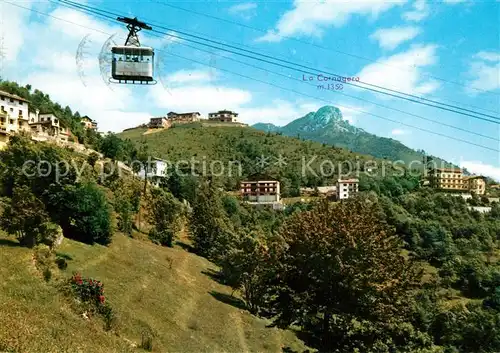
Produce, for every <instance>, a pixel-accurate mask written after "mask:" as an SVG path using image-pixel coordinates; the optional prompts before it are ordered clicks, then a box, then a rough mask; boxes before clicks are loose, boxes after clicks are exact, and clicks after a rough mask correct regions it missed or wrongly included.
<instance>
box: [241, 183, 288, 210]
mask: <svg viewBox="0 0 500 353" xmlns="http://www.w3.org/2000/svg"><path fill="white" fill-rule="evenodd" d="M240 194H241V196H242V197H243V200H244V201H248V202H249V203H258V204H265V203H268V204H272V203H280V202H281V200H280V182H279V181H276V180H259V181H242V182H241V183H240Z"/></svg>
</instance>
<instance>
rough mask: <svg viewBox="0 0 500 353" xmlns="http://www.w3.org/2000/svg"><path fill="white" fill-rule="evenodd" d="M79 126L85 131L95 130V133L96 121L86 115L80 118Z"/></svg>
mask: <svg viewBox="0 0 500 353" xmlns="http://www.w3.org/2000/svg"><path fill="white" fill-rule="evenodd" d="M81 124H82V125H83V127H84V128H85V129H86V130H95V131H97V121H94V120H92V119H90V118H89V117H88V116H87V115H85V116H84V117H82V119H81Z"/></svg>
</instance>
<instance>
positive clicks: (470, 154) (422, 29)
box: [0, 0, 500, 180]
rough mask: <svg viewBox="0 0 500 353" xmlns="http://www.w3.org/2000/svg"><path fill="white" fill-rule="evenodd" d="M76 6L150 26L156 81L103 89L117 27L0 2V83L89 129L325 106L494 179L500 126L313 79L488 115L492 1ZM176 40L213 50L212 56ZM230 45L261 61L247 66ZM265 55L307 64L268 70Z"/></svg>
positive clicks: (499, 61) (495, 92) (27, 3)
mask: <svg viewBox="0 0 500 353" xmlns="http://www.w3.org/2000/svg"><path fill="white" fill-rule="evenodd" d="M78 2H79V3H81V4H87V5H89V6H92V7H96V8H99V9H101V10H106V11H110V12H112V13H117V14H120V15H121V16H128V17H135V16H137V17H138V18H139V19H140V20H142V21H145V22H147V23H148V24H149V25H151V26H152V27H153V29H154V30H157V31H158V32H152V31H142V32H140V34H139V35H140V40H141V44H142V45H145V46H150V47H153V48H155V76H156V78H157V81H158V83H157V84H156V85H154V86H129V85H113V84H109V81H108V77H109V65H108V64H107V62H108V60H109V48H110V47H111V46H113V45H123V44H124V42H125V39H126V34H127V30H126V28H125V27H124V25H123V24H121V23H119V22H117V21H112V20H110V19H104V18H101V17H98V16H95V15H92V14H85V13H82V12H81V11H77V10H75V9H69V8H68V7H66V6H63V5H61V4H60V3H58V2H57V1H48V0H36V1H35V0H0V76H1V77H2V78H3V79H7V80H14V81H17V82H19V83H20V84H22V85H26V84H31V85H32V87H34V88H38V89H40V90H42V91H44V92H45V93H48V94H49V95H50V97H51V98H52V99H53V100H55V101H57V102H59V103H60V104H61V105H62V106H66V105H68V106H70V107H71V108H72V109H73V111H75V110H78V111H79V112H80V113H81V114H82V115H88V116H90V117H91V118H92V119H94V120H96V121H97V122H98V125H99V130H101V131H113V132H119V131H122V130H123V129H125V128H131V127H135V126H138V125H140V124H142V123H146V122H148V121H149V118H150V117H153V116H162V115H166V114H167V113H168V112H169V111H176V112H186V111H198V112H200V113H201V114H202V115H205V116H206V115H207V114H208V113H209V112H213V111H217V110H220V109H231V110H235V111H237V112H238V113H239V114H240V118H241V120H242V121H243V122H245V123H248V124H254V123H257V122H269V123H273V124H276V125H284V124H286V123H288V122H290V121H292V120H294V119H297V118H299V117H301V116H303V115H305V114H307V113H309V112H311V111H316V110H317V109H319V108H320V107H321V106H324V105H333V106H336V107H339V108H340V110H341V111H342V113H343V117H344V119H346V120H348V121H349V122H350V123H351V124H353V125H354V126H356V127H359V128H362V129H364V130H365V131H367V132H370V133H373V134H376V135H378V136H383V137H389V138H393V139H396V140H398V141H401V142H402V143H404V144H405V145H407V146H409V147H411V148H413V149H418V150H425V151H426V153H428V154H432V155H437V156H440V157H442V158H445V159H446V160H448V161H450V162H453V163H456V164H457V165H460V166H461V167H465V168H467V169H468V170H469V171H472V172H475V173H477V174H483V175H488V176H491V177H494V178H496V179H498V180H500V153H499V152H498V151H497V150H500V142H499V141H498V140H500V125H499V124H497V123H495V122H490V121H486V120H499V119H498V118H496V119H494V118H491V117H484V116H482V119H478V118H473V117H470V116H465V115H460V114H456V113H453V112H449V111H445V110H440V109H437V108H434V107H427V106H424V105H421V104H416V103H414V102H409V101H405V100H402V99H399V98H395V97H390V96H387V95H383V94H380V93H377V92H372V91H368V90H366V89H360V88H358V87H354V86H353V85H348V84H344V85H343V87H342V90H321V89H318V88H317V85H318V84H324V82H318V75H323V76H331V74H337V75H341V76H345V77H356V78H359V80H360V82H364V83H369V84H372V85H377V86H380V87H384V88H390V89H393V90H397V91H399V92H404V93H407V94H413V95H416V96H419V97H424V98H426V99H430V100H434V101H440V102H442V103H446V104H449V105H454V106H457V105H458V106H460V107H462V108H465V109H469V110H471V111H473V112H479V113H483V114H488V115H492V116H496V117H499V116H500V21H499V20H500V3H499V2H498V1H490V0H482V1H472V0H390V1H389V0H350V1H347V0H314V1H312V0H308V1H280V0H274V1H251V0H250V1H223V0H220V1H201V0H199V1H179V0H178V1H167V0H144V1H137V0H134V1H118V0H107V1H89V0H88V1H83V0H79V1H78ZM13 4H15V5H17V6H14V5H13ZM160 32H161V33H160ZM186 34H191V35H194V36H198V37H199V38H208V39H210V40H213V41H216V42H220V43H224V44H225V46H223V47H222V48H223V49H225V50H221V46H220V45H218V44H214V43H211V44H210V43H208V42H204V41H203V40H202V39H196V38H195V37H189V36H186ZM190 40H196V41H198V42H199V43H200V42H201V43H207V44H210V45H212V47H207V46H203V45H200V44H197V43H193V42H192V41H190ZM229 46H233V48H240V49H244V50H249V51H252V52H256V53H260V54H263V55H266V56H267V57H261V58H262V60H261V61H258V60H254V59H252V58H249V57H245V56H241V55H237V54H235V53H234V52H235V51H236V49H231V48H230V47H229ZM227 50H232V51H233V52H232V53H231V52H228V51H227ZM245 54H246V55H252V54H250V53H248V52H246V53H245ZM254 56H255V55H254ZM273 58H277V59H282V60H286V61H289V62H292V63H296V64H300V65H303V66H307V67H309V69H304V68H300V67H299V68H297V69H296V70H292V69H290V68H286V67H280V66H276V65H272V64H270V63H269V62H272V61H273V60H272V59H273ZM266 61H267V62H266ZM283 65H287V66H290V65H289V64H283ZM309 77H311V78H312V80H311V81H310V80H309ZM326 84H328V82H326ZM371 87H373V86H371ZM430 120H434V121H438V122H439V123H441V124H437V123H436V122H433V121H430ZM443 124H444V125H447V126H443ZM453 127H458V128H459V129H455V128H453ZM460 129H461V130H460ZM470 132H474V134H472V133H470ZM447 136H448V137H447ZM449 137H452V138H449ZM478 145H480V146H478ZM485 147H486V148H485Z"/></svg>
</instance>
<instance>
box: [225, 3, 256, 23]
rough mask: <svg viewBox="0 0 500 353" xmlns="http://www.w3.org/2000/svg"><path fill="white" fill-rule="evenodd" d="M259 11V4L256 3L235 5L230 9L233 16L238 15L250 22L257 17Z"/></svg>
mask: <svg viewBox="0 0 500 353" xmlns="http://www.w3.org/2000/svg"><path fill="white" fill-rule="evenodd" d="M255 9H257V4H256V3H254V2H244V3H241V4H237V5H233V6H231V7H230V8H229V9H228V12H229V13H230V14H231V15H238V16H241V17H243V18H244V19H246V20H248V19H250V18H252V17H253V16H255V14H256V12H255Z"/></svg>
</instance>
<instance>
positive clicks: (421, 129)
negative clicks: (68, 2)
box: [3, 0, 500, 152]
mask: <svg viewBox="0 0 500 353" xmlns="http://www.w3.org/2000/svg"><path fill="white" fill-rule="evenodd" d="M3 1H4V2H5V3H8V4H10V5H13V6H16V7H19V8H23V9H25V10H28V11H32V12H36V13H39V14H41V15H45V16H48V17H51V18H54V19H57V20H60V21H64V22H66V23H70V24H73V25H76V26H79V27H82V28H86V29H90V30H93V31H96V32H100V33H102V34H105V35H110V33H106V32H104V31H101V30H98V29H95V28H91V27H88V26H84V25H81V24H78V23H75V22H72V21H68V20H66V19H62V18H59V17H56V16H53V15H51V14H47V13H44V12H41V11H37V10H34V9H31V8H28V7H24V6H21V5H18V4H14V3H11V2H8V1H5V0H3ZM159 51H163V50H159ZM165 52H166V53H167V54H168V55H172V56H176V57H179V58H181V59H185V60H188V61H191V62H195V63H198V64H201V65H205V66H208V64H206V63H203V62H200V61H197V60H193V59H191V58H186V57H183V56H180V55H177V54H173V53H170V52H167V51H165ZM219 70H221V71H225V72H228V73H231V74H233V75H237V76H240V77H243V78H246V79H249V80H253V81H256V82H260V83H263V84H266V85H270V86H273V87H276V88H279V89H281V90H285V91H289V92H293V93H296V94H299V95H302V96H305V97H308V98H312V99H314V100H318V101H322V102H326V103H328V104H333V105H336V106H338V107H340V108H344V109H347V110H351V111H357V112H359V113H362V114H366V115H371V116H374V117H376V118H379V119H383V120H386V121H390V122H393V123H396V124H400V125H404V126H407V127H411V128H414V129H417V130H420V131H423V132H427V133H430V134H433V135H437V136H441V137H445V138H448V139H452V140H455V141H458V142H463V143H466V144H469V145H473V146H477V147H480V148H484V149H487V150H490V151H494V152H500V150H497V149H494V148H491V147H487V146H483V145H480V144H476V143H474V142H470V141H467V140H463V139H459V138H456V137H453V136H449V135H445V134H441V133H439V132H435V131H432V130H428V129H424V128H420V127H418V126H414V125H410V124H406V123H403V122H400V121H396V120H393V119H389V118H386V117H383V116H380V115H377V114H374V113H371V112H366V111H363V110H360V109H355V108H352V107H343V106H341V105H338V104H336V103H334V102H332V101H329V100H325V99H322V98H319V97H315V96H312V95H309V94H306V93H303V92H299V91H296V90H292V89H289V88H287V87H283V86H279V85H276V84H274V83H270V82H267V81H263V80H259V79H256V78H254V77H250V76H246V75H242V74H239V73H236V72H232V71H230V70H226V69H221V68H219Z"/></svg>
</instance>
